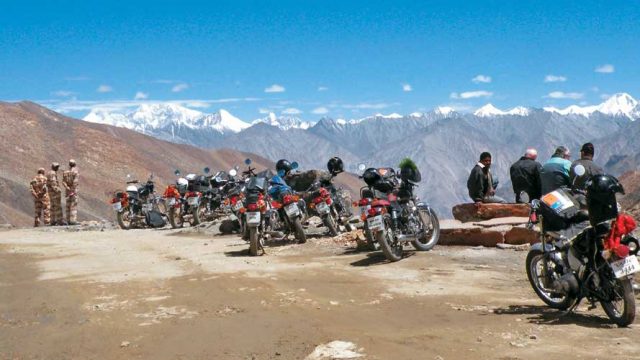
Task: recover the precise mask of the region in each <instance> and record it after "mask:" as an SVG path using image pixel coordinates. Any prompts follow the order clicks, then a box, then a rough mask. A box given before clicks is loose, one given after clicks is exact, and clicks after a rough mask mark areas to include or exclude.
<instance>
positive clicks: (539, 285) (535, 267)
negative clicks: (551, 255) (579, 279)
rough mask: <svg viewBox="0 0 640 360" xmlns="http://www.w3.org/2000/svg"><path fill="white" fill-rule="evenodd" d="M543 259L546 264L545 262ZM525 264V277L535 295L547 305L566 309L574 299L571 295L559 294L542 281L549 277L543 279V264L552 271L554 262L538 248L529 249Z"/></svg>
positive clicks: (547, 280)
mask: <svg viewBox="0 0 640 360" xmlns="http://www.w3.org/2000/svg"><path fill="white" fill-rule="evenodd" d="M545 261H546V262H547V264H545ZM526 266H527V278H528V279H529V283H530V284H531V287H532V288H533V291H535V292H536V295H538V297H539V298H540V299H541V300H542V301H544V302H545V304H547V305H549V306H550V307H552V308H554V309H559V310H566V309H568V308H569V307H571V305H573V303H574V302H575V301H576V299H575V298H574V297H572V296H569V295H565V294H559V293H557V292H555V291H553V290H551V289H547V288H546V287H545V285H544V282H545V281H546V282H547V283H548V282H549V281H550V280H551V279H546V280H545V279H544V266H547V271H553V270H552V269H551V268H550V267H552V266H555V264H554V263H553V262H552V261H551V260H550V259H548V257H547V256H545V254H544V253H543V252H542V251H540V250H531V251H529V254H528V255H527V260H526Z"/></svg>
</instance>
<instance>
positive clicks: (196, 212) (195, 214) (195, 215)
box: [189, 204, 203, 226]
mask: <svg viewBox="0 0 640 360" xmlns="http://www.w3.org/2000/svg"><path fill="white" fill-rule="evenodd" d="M202 207H203V206H202V205H201V204H198V206H197V207H196V208H195V209H193V208H192V209H191V219H189V225H191V226H196V225H200V224H201V221H200V208H202Z"/></svg>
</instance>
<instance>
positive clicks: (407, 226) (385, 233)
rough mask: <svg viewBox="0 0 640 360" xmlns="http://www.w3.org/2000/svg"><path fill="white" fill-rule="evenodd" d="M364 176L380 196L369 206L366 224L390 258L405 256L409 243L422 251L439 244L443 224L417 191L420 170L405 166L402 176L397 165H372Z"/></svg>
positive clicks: (395, 259) (396, 258) (371, 188)
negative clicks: (398, 174) (406, 246)
mask: <svg viewBox="0 0 640 360" xmlns="http://www.w3.org/2000/svg"><path fill="white" fill-rule="evenodd" d="M362 168H364V166H362V167H361V169H362ZM362 178H363V179H364V181H365V183H366V184H367V187H368V188H369V189H370V190H372V192H373V191H374V190H375V191H376V192H377V193H378V194H379V195H380V198H376V199H373V200H372V201H371V203H370V204H368V205H367V206H370V208H368V209H367V221H366V227H367V229H368V231H370V232H371V235H372V236H373V238H374V239H375V241H376V242H377V243H378V244H379V245H380V248H381V249H382V252H383V253H384V255H385V257H386V258H387V259H388V260H389V261H392V262H393V261H398V260H400V259H402V255H403V251H404V249H403V247H404V245H405V244H407V243H409V242H410V243H411V244H412V245H413V247H414V248H415V249H416V250H418V251H428V250H431V249H432V248H433V247H434V246H435V245H436V244H437V243H438V239H439V238H440V223H439V221H438V217H437V215H436V213H435V211H434V210H433V209H431V207H429V205H427V204H426V203H424V202H421V201H419V199H417V198H416V197H415V196H414V194H413V189H414V188H415V187H416V186H418V185H417V182H419V181H420V175H419V173H417V169H413V171H409V170H407V168H404V167H403V168H402V169H401V171H400V178H398V177H397V175H396V172H395V170H394V169H393V168H378V169H376V168H368V169H365V171H364V173H363V175H362Z"/></svg>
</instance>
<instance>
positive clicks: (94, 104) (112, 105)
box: [36, 98, 261, 113]
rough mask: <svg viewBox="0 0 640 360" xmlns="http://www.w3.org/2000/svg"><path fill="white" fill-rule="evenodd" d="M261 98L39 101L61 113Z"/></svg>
mask: <svg viewBox="0 0 640 360" xmlns="http://www.w3.org/2000/svg"><path fill="white" fill-rule="evenodd" d="M259 100H261V99H259V98H223V99H190V100H167V101H157V100H155V101H154V100H146V99H145V100H113V101H90V100H77V99H75V98H71V99H64V100H62V99H61V100H43V101H36V102H37V103H39V104H41V105H43V106H46V107H48V108H50V109H52V110H54V111H58V112H61V113H70V112H81V111H91V110H93V109H101V110H106V111H112V112H126V111H130V110H132V109H135V108H137V107H138V106H140V105H142V104H175V105H180V106H185V107H190V108H208V107H211V105H212V104H223V103H235V102H253V101H259Z"/></svg>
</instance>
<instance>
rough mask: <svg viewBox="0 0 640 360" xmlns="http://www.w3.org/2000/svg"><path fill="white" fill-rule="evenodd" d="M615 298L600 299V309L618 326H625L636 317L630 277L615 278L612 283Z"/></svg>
mask: <svg viewBox="0 0 640 360" xmlns="http://www.w3.org/2000/svg"><path fill="white" fill-rule="evenodd" d="M612 285H613V289H611V290H612V291H613V294H614V297H615V300H614V301H602V302H601V303H600V304H601V305H602V309H603V310H604V312H605V313H606V314H607V316H608V317H609V319H611V321H613V322H614V323H615V324H616V325H618V326H619V327H627V326H629V325H631V324H632V323H633V321H634V320H635V318H636V299H635V297H634V294H633V284H632V282H631V279H629V278H624V279H616V280H615V283H614V284H612Z"/></svg>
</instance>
